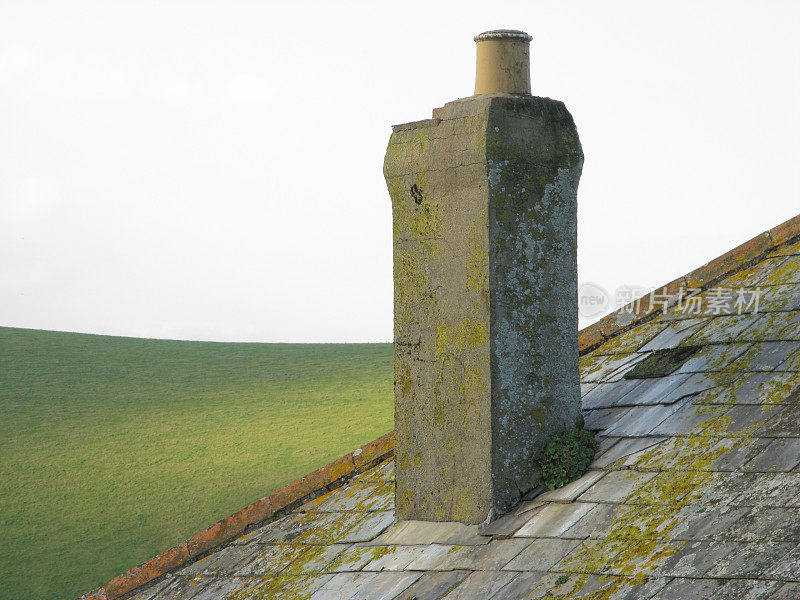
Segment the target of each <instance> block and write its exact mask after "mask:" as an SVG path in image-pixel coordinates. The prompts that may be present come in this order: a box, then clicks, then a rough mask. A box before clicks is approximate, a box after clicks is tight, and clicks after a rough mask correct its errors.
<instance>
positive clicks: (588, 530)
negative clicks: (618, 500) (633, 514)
mask: <svg viewBox="0 0 800 600" xmlns="http://www.w3.org/2000/svg"><path fill="white" fill-rule="evenodd" d="M619 507H620V505H619V504H598V505H596V506H595V507H594V508H593V509H592V510H590V511H589V512H588V513H586V514H585V515H584V516H583V517H581V518H580V520H578V522H577V523H575V524H574V525H573V526H572V527H570V528H569V529H567V530H566V531H565V532H564V533H563V534H562V535H561V537H563V538H566V539H578V540H583V539H587V538H589V537H593V538H597V537H605V536H606V534H607V533H608V529H609V527H610V526H611V524H612V523H613V522H614V518H615V517H616V516H617V513H618V512H619Z"/></svg>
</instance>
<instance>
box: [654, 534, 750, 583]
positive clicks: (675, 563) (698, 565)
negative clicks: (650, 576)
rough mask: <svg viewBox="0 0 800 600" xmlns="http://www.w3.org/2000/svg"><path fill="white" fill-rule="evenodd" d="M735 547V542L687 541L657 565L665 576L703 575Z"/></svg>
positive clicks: (658, 570)
mask: <svg viewBox="0 0 800 600" xmlns="http://www.w3.org/2000/svg"><path fill="white" fill-rule="evenodd" d="M736 549H737V545H736V544H735V543H730V542H728V543H720V542H707V541H706V542H688V543H686V544H685V545H683V547H682V548H680V550H678V551H677V552H676V553H675V554H673V555H672V556H670V557H668V558H666V560H664V562H663V563H662V564H661V565H659V566H658V568H657V569H656V571H655V572H656V573H657V574H659V575H662V576H666V577H703V576H704V575H705V574H706V573H708V571H709V570H710V569H711V567H713V566H714V565H715V564H716V563H717V561H718V560H720V559H721V558H723V557H725V556H727V555H728V554H730V553H731V552H733V551H735V550H736Z"/></svg>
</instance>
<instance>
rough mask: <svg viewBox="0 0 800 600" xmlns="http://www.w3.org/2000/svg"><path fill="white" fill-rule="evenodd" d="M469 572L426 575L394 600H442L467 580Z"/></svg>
mask: <svg viewBox="0 0 800 600" xmlns="http://www.w3.org/2000/svg"><path fill="white" fill-rule="evenodd" d="M467 575H469V571H441V572H431V573H425V574H423V575H422V577H420V578H419V579H418V580H417V581H416V582H415V583H414V584H413V585H411V586H410V587H409V588H407V589H406V590H404V591H403V592H401V593H400V594H398V595H397V596H395V597H394V598H393V600H410V599H412V598H413V599H414V600H440V598H444V597H445V596H446V595H447V593H448V592H449V591H450V590H452V589H454V588H455V587H457V586H458V584H459V583H461V582H462V581H464V579H466V577H467Z"/></svg>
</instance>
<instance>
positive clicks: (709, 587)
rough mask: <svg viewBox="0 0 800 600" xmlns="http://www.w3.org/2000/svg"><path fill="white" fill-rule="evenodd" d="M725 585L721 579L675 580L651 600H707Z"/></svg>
mask: <svg viewBox="0 0 800 600" xmlns="http://www.w3.org/2000/svg"><path fill="white" fill-rule="evenodd" d="M724 584H725V580H723V579H684V578H680V577H679V578H676V579H673V580H672V581H670V582H669V583H668V584H667V585H666V586H664V587H663V588H662V589H661V590H660V591H659V592H658V593H657V594H656V595H655V596H653V598H652V600H708V599H709V598H711V597H713V594H714V593H715V592H716V591H717V590H718V589H719V588H720V586H722V585H724Z"/></svg>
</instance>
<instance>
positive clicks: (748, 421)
mask: <svg viewBox="0 0 800 600" xmlns="http://www.w3.org/2000/svg"><path fill="white" fill-rule="evenodd" d="M780 407H781V405H772V406H760V405H757V404H739V405H737V406H734V407H732V408H731V409H730V410H729V411H728V412H727V413H726V417H727V418H728V419H730V423H729V424H728V431H729V432H732V433H734V432H741V431H747V432H748V434H750V435H760V436H765V437H767V436H769V434H768V433H767V432H766V431H765V430H764V428H763V426H764V424H766V423H767V422H769V421H770V419H773V418H774V417H775V415H776V414H777V413H779V412H780V411H781V409H780ZM769 437H771V436H769Z"/></svg>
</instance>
